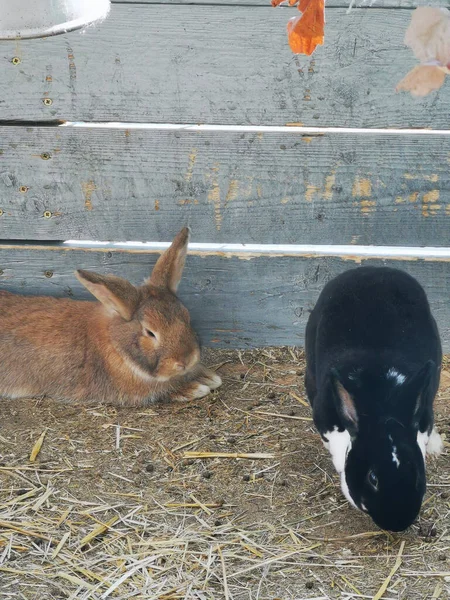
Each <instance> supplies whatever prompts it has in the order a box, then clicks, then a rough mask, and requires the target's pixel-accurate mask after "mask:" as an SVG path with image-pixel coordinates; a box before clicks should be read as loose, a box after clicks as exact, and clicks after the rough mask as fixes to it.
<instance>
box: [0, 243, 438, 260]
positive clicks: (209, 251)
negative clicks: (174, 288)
mask: <svg viewBox="0 0 450 600" xmlns="http://www.w3.org/2000/svg"><path fill="white" fill-rule="evenodd" d="M169 246H170V242H101V241H93V240H67V241H65V242H44V241H23V240H17V241H16V240H3V241H0V251H1V250H11V249H17V250H20V249H25V248H27V249H36V250H44V249H45V250H85V251H90V252H130V253H141V254H145V253H148V254H151V253H160V252H162V251H163V250H165V249H166V248H168V247H169ZM189 254H194V255H197V256H209V255H218V254H219V255H223V256H224V257H230V258H231V257H239V258H248V259H251V258H258V257H261V258H262V257H268V258H270V257H274V256H276V257H282V256H290V257H292V256H294V257H295V256H297V257H299V258H302V257H303V258H314V257H320V256H325V257H326V256H329V257H340V258H343V259H344V260H345V259H350V260H354V259H355V258H361V259H364V258H377V259H392V260H433V261H448V260H450V247H448V248H441V247H422V248H419V247H414V246H405V247H396V246H356V245H355V246H350V245H349V246H344V245H342V246H338V245H314V244H209V243H190V244H189Z"/></svg>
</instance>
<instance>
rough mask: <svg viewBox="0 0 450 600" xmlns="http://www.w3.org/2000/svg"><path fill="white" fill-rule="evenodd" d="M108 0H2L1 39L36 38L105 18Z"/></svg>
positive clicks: (0, 12)
mask: <svg viewBox="0 0 450 600" xmlns="http://www.w3.org/2000/svg"><path fill="white" fill-rule="evenodd" d="M109 9H110V0H1V1H0V40H10V39H22V38H39V37H47V36H50V35H58V34H60V33H66V32H67V31H73V30H75V29H82V28H83V27H86V26H87V25H91V24H93V23H95V22H96V21H99V20H101V19H104V18H105V17H106V16H107V15H108V13H109Z"/></svg>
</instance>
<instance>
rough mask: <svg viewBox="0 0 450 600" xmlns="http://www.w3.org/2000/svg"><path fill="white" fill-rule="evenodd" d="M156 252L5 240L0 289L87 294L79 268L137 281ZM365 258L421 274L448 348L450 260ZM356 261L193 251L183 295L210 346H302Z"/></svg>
mask: <svg viewBox="0 0 450 600" xmlns="http://www.w3.org/2000/svg"><path fill="white" fill-rule="evenodd" d="M157 256H158V254H157V253H148V252H147V253H145V252H138V253H133V252H129V251H113V252H111V251H106V252H105V251H102V250H101V249H97V250H93V249H89V250H58V249H50V248H48V247H46V246H45V245H43V246H37V247H29V246H28V247H27V246H23V247H9V248H8V247H6V246H0V269H1V275H0V289H7V290H10V291H16V292H17V291H18V292H20V293H26V294H36V293H38V294H44V295H55V296H58V297H65V296H70V297H75V298H88V297H89V296H88V293H87V292H85V290H84V289H83V288H82V287H81V286H80V284H79V283H78V281H77V280H76V278H75V276H74V275H73V271H74V269H76V268H84V269H92V270H97V271H100V272H103V273H114V274H116V275H122V276H126V277H127V278H128V279H129V280H130V281H132V282H133V283H136V284H138V283H140V282H142V281H143V279H144V277H146V276H147V275H148V273H149V272H150V269H151V267H152V265H153V264H154V263H155V260H156V258H157ZM355 260H358V257H355ZM361 264H376V265H381V264H389V265H391V266H395V267H398V268H401V269H404V270H406V271H408V272H409V273H411V274H412V275H413V276H415V277H417V279H418V280H419V281H420V282H421V283H422V284H423V285H424V286H425V289H426V291H427V293H428V296H429V299H430V302H431V305H432V309H433V312H434V314H435V316H436V318H437V321H438V323H439V327H440V331H441V334H442V336H443V339H444V342H445V348H446V350H450V304H449V302H448V298H449V296H450V262H448V261H442V262H441V261H438V260H434V261H411V260H384V261H383V260H377V259H371V260H362V261H361ZM355 265H356V263H355V262H353V261H351V260H342V259H340V258H332V257H321V258H317V257H316V258H311V257H309V256H281V257H280V256H275V257H272V258H269V257H267V256H259V257H258V256H257V257H249V256H248V255H244V256H243V255H241V256H239V255H234V256H233V255H228V256H223V255H218V254H196V255H190V256H188V260H187V266H186V270H185V275H184V278H183V281H182V285H181V287H180V297H181V298H182V300H183V301H184V302H185V303H186V305H187V307H188V308H189V309H190V310H191V313H192V318H193V323H194V326H195V327H196V329H197V330H198V332H199V333H200V335H201V338H202V340H203V342H204V343H205V344H206V345H208V346H230V347H234V348H236V347H245V346H263V345H272V346H277V345H284V344H296V345H301V344H303V339H304V337H303V334H304V326H305V323H306V320H307V317H308V311H309V310H310V309H311V308H312V306H313V305H314V302H315V301H316V299H317V297H318V295H319V293H320V291H321V289H322V288H323V286H324V284H325V283H326V282H327V281H328V280H329V279H330V278H332V277H334V276H335V275H337V274H338V273H340V272H342V271H344V270H345V269H349V268H352V267H354V266H355Z"/></svg>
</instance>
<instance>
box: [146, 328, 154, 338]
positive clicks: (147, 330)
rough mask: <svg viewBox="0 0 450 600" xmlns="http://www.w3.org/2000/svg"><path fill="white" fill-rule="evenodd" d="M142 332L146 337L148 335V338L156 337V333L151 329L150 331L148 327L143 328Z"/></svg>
mask: <svg viewBox="0 0 450 600" xmlns="http://www.w3.org/2000/svg"><path fill="white" fill-rule="evenodd" d="M144 333H145V335H146V336H147V337H150V338H155V337H156V335H155V334H154V333H153V331H150V329H144Z"/></svg>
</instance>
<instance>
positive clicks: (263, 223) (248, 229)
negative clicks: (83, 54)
mask: <svg viewBox="0 0 450 600" xmlns="http://www.w3.org/2000/svg"><path fill="white" fill-rule="evenodd" d="M2 132H3V135H2V137H1V139H0V208H1V209H2V211H3V214H2V216H1V217H0V238H1V239H34V240H67V239H90V240H112V241H130V240H131V241H169V240H170V239H171V238H172V236H173V234H174V232H176V231H177V230H178V229H179V228H181V227H182V226H184V225H186V224H188V225H190V226H191V227H192V228H193V236H194V237H193V240H194V241H195V242H209V243H212V242H226V243H261V244H271V243H274V244H281V243H287V244H351V243H353V244H362V245H364V244H374V245H396V246H401V245H410V246H416V245H419V246H421V245H425V246H426V245H428V246H447V245H449V241H450V234H449V232H450V170H449V160H450V136H442V137H441V136H439V135H427V136H423V135H416V136H415V135H394V134H383V135H379V134H349V133H334V134H327V135H304V134H302V133H301V132H299V131H298V130H297V131H295V130H294V129H292V130H290V131H289V132H288V133H264V134H262V133H232V132H223V131H222V132H208V131H203V132H195V131H167V130H142V129H140V130H139V129H138V130H128V129H82V128H80V129H78V128H66V127H59V128H48V127H47V128H45V127H38V128H24V127H5V128H3V130H2Z"/></svg>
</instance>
